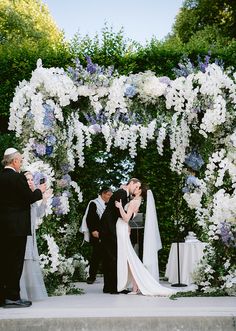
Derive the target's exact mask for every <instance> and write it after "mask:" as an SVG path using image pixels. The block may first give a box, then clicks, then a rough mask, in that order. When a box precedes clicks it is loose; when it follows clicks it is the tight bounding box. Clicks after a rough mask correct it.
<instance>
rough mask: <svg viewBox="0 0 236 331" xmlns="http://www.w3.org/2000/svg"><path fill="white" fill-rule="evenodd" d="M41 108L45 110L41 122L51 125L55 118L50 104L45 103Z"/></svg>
mask: <svg viewBox="0 0 236 331" xmlns="http://www.w3.org/2000/svg"><path fill="white" fill-rule="evenodd" d="M43 108H44V110H45V114H44V118H43V124H44V125H45V126H47V127H49V128H50V127H52V126H53V122H54V120H55V117H54V112H53V108H51V106H50V105H48V104H46V103H44V104H43Z"/></svg>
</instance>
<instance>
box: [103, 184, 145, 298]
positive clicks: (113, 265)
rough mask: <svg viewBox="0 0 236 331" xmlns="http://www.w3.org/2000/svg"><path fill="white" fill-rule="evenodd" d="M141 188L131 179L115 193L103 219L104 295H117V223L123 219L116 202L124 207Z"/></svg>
mask: <svg viewBox="0 0 236 331" xmlns="http://www.w3.org/2000/svg"><path fill="white" fill-rule="evenodd" d="M140 186H141V182H140V180H139V179H137V178H131V179H130V180H129V182H128V184H127V185H125V186H122V188H120V189H119V190H117V191H116V192H115V193H113V195H112V197H111V198H110V200H109V202H108V205H107V207H106V209H105V211H104V213H103V215H102V218H101V241H102V250H103V274H104V287H103V292H104V293H111V294H117V293H118V292H117V237H116V222H117V219H118V218H119V217H121V215H120V212H119V209H118V208H116V206H115V201H120V200H121V201H122V205H123V207H124V206H125V205H126V204H127V202H128V200H129V196H130V195H132V194H133V193H134V191H135V190H136V188H139V187H140Z"/></svg>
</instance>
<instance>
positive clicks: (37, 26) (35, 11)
mask: <svg viewBox="0 0 236 331" xmlns="http://www.w3.org/2000/svg"><path fill="white" fill-rule="evenodd" d="M0 31H1V33H0V72H1V77H0V99H1V103H0V121H1V127H0V130H1V132H6V131H7V122H8V115H9V105H10V103H11V101H12V98H13V96H14V91H15V88H16V86H17V85H18V83H19V81H22V80H23V79H29V77H30V74H31V72H32V71H33V70H34V69H35V67H36V62H37V60H38V58H41V59H42V61H43V64H44V66H45V67H47V66H49V67H51V66H62V67H63V66H65V65H66V63H67V62H68V59H69V58H70V54H69V52H68V46H67V44H66V43H65V41H64V39H63V38H64V37H63V34H62V32H60V31H59V30H58V28H57V27H56V24H55V23H54V21H53V20H52V18H51V16H50V14H49V12H48V10H47V8H46V7H45V5H43V4H42V2H41V1H34V0H21V1H20V0H16V1H10V0H2V1H1V4H0Z"/></svg>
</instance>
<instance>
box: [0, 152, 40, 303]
mask: <svg viewBox="0 0 236 331" xmlns="http://www.w3.org/2000/svg"><path fill="white" fill-rule="evenodd" d="M2 164H3V166H4V169H3V171H2V172H1V173H0V188H1V189H0V261H1V272H0V305H1V306H3V307H4V308H24V307H29V306H30V305H31V302H30V301H24V300H22V299H21V298H20V278H21V274H22V269H23V263H24V255H25V247H26V239H27V235H30V234H31V224H30V205H31V204H32V203H34V202H35V201H38V200H41V199H42V193H43V192H45V190H46V184H42V185H40V187H39V189H36V190H34V191H31V189H30V188H29V185H28V183H27V180H26V178H25V176H24V175H23V174H21V173H20V168H21V164H22V155H21V154H20V152H19V151H17V150H16V149H15V148H8V149H7V150H6V151H5V153H4V157H3V160H2Z"/></svg>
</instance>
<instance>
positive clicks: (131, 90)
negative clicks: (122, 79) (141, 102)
mask: <svg viewBox="0 0 236 331" xmlns="http://www.w3.org/2000/svg"><path fill="white" fill-rule="evenodd" d="M125 87H126V89H125V93H124V95H125V96H126V97H128V98H132V97H133V96H135V94H137V91H136V89H135V87H134V86H133V85H130V84H126V86H125Z"/></svg>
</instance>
